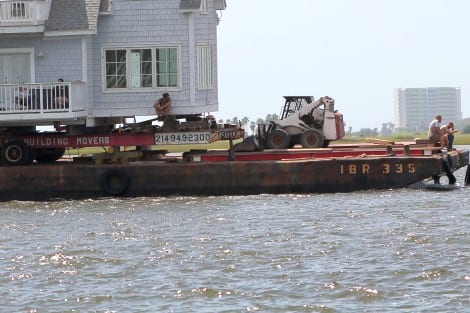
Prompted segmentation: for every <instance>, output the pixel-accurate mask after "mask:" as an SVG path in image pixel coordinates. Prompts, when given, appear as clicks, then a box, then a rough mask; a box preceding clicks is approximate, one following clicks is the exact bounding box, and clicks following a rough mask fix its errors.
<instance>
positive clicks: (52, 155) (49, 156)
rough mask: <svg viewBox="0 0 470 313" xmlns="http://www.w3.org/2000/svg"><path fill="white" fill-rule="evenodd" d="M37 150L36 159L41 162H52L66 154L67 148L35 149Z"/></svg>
mask: <svg viewBox="0 0 470 313" xmlns="http://www.w3.org/2000/svg"><path fill="white" fill-rule="evenodd" d="M35 151H36V161H38V162H39V163H52V162H55V161H57V160H58V159H60V158H61V157H62V156H63V155H64V153H65V148H51V149H35Z"/></svg>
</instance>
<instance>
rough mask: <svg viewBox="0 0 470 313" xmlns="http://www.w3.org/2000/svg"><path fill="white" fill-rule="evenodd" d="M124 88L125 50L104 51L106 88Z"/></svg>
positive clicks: (125, 82) (125, 81)
mask: <svg viewBox="0 0 470 313" xmlns="http://www.w3.org/2000/svg"><path fill="white" fill-rule="evenodd" d="M126 86H127V79H126V50H108V51H106V88H126Z"/></svg>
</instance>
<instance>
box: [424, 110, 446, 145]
mask: <svg viewBox="0 0 470 313" xmlns="http://www.w3.org/2000/svg"><path fill="white" fill-rule="evenodd" d="M441 121H442V116H440V115H436V117H435V118H434V119H433V120H432V122H431V123H430V124H429V129H428V138H429V142H430V143H432V144H434V145H435V144H437V143H440V146H441V148H443V147H446V146H447V141H446V139H447V137H446V136H444V135H443V133H442V131H441V125H440V123H441Z"/></svg>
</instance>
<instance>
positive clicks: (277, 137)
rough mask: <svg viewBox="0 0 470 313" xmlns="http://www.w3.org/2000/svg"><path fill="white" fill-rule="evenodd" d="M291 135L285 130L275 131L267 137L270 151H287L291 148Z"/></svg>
mask: <svg viewBox="0 0 470 313" xmlns="http://www.w3.org/2000/svg"><path fill="white" fill-rule="evenodd" d="M289 143H290V138H289V134H288V133H287V132H286V131H285V130H283V129H274V130H272V131H270V132H269V133H268V136H267V137H266V145H267V146H268V149H287V148H288V147H289Z"/></svg>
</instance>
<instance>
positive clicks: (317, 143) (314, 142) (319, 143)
mask: <svg viewBox="0 0 470 313" xmlns="http://www.w3.org/2000/svg"><path fill="white" fill-rule="evenodd" d="M323 143H324V139H323V136H322V134H321V133H320V132H319V131H318V130H315V129H307V130H306V131H304V132H303V133H302V134H301V135H300V144H301V145H302V147H304V148H320V147H323Z"/></svg>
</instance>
